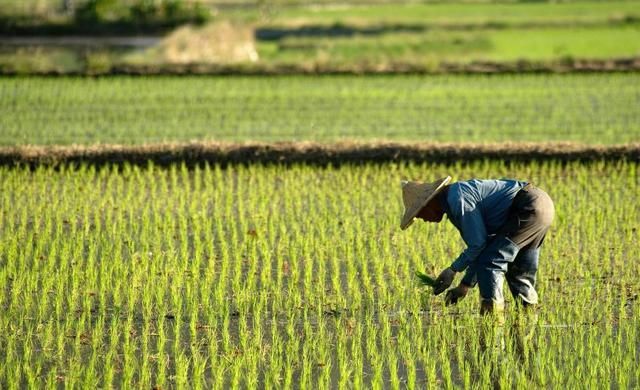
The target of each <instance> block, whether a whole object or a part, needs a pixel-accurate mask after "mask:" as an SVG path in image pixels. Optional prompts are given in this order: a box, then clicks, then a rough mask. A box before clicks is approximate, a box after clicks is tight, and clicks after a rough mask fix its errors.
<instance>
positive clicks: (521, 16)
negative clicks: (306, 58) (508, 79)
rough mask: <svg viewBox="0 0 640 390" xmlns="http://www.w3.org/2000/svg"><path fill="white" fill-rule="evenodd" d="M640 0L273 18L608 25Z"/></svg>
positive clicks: (346, 10) (279, 14)
mask: <svg viewBox="0 0 640 390" xmlns="http://www.w3.org/2000/svg"><path fill="white" fill-rule="evenodd" d="M639 4H640V2H638V1H567V2H557V3H550V2H519V3H516V2H513V3H508V2H493V3H492V2H475V3H474V2H447V1H445V2H433V3H413V4H406V3H405V4H402V3H396V4H378V5H373V4H366V5H360V6H358V5H355V4H354V6H352V7H349V6H344V5H343V6H335V5H334V6H333V7H332V6H326V7H322V6H319V7H290V8H286V7H285V8H277V7H275V8H274V9H273V14H272V15H270V22H272V23H274V24H278V23H281V24H287V23H288V21H292V23H301V22H302V21H304V22H305V23H317V24H327V23H335V22H338V23H343V24H349V23H363V22H365V21H366V22H369V23H371V22H376V23H378V22H382V23H417V24H428V25H436V26H437V25H440V26H451V25H460V24H464V25H473V24H484V23H487V22H491V23H493V24H497V25H510V26H516V25H521V24H532V23H543V24H545V23H559V24H573V23H607V22H610V21H612V20H616V19H620V18H622V17H625V16H631V17H638V16H640V9H639V8H638V5H639Z"/></svg>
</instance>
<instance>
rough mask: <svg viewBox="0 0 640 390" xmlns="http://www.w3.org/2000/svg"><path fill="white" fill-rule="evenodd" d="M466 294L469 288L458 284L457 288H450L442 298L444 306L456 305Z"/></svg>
mask: <svg viewBox="0 0 640 390" xmlns="http://www.w3.org/2000/svg"><path fill="white" fill-rule="evenodd" d="M468 292H469V286H467V285H464V284H462V283H460V284H459V285H458V287H455V288H452V289H451V290H449V291H447V293H446V294H445V296H444V303H445V305H447V306H449V305H455V304H456V303H458V301H460V300H462V299H463V298H464V297H466V296H467V293H468Z"/></svg>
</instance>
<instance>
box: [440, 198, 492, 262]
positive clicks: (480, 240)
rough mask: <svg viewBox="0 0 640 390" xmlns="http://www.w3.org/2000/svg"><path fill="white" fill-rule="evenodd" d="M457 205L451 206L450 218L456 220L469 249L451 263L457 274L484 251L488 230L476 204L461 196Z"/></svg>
mask: <svg viewBox="0 0 640 390" xmlns="http://www.w3.org/2000/svg"><path fill="white" fill-rule="evenodd" d="M455 203H456V204H453V205H451V204H450V205H449V206H450V215H449V217H450V218H451V219H453V220H455V222H456V223H455V225H456V227H457V228H458V230H459V231H460V235H461V236H462V239H463V240H464V242H465V244H467V248H466V249H465V250H464V251H463V252H462V253H461V254H460V256H458V258H456V259H455V260H454V261H453V263H451V269H453V270H454V271H456V272H462V271H464V270H465V269H466V268H467V267H468V266H469V264H471V263H472V262H473V261H474V260H475V259H476V257H478V255H480V252H482V250H483V249H484V247H485V245H486V242H487V228H486V227H485V223H484V219H483V218H482V213H481V210H480V208H479V207H477V204H476V202H474V201H473V200H472V199H465V198H464V196H461V197H459V198H458V199H457V200H456V202H455Z"/></svg>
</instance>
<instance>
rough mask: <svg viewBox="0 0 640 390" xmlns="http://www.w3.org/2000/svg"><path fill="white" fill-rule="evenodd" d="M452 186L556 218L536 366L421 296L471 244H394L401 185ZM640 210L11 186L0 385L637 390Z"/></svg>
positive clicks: (329, 181) (319, 177) (185, 179)
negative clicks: (419, 190)
mask: <svg viewBox="0 0 640 390" xmlns="http://www.w3.org/2000/svg"><path fill="white" fill-rule="evenodd" d="M445 174H452V175H453V176H454V180H460V179H465V178H471V177H501V176H509V177H517V178H521V179H524V180H531V181H533V182H535V183H537V184H539V185H540V186H541V187H542V188H544V189H546V190H547V191H548V192H549V194H550V195H551V197H552V198H553V199H554V201H555V203H556V210H557V217H556V220H555V223H554V226H553V228H552V230H551V231H550V233H549V235H548V237H547V240H546V242H545V246H544V250H543V253H542V257H541V270H540V274H539V284H538V286H539V291H540V294H541V299H542V305H541V307H540V312H539V322H538V325H537V326H536V327H534V328H533V329H535V333H534V334H533V338H532V341H531V343H530V344H528V345H529V347H528V348H529V349H526V350H524V351H523V350H519V349H518V348H516V347H515V346H516V345H517V343H516V341H517V340H519V339H518V338H517V337H515V338H514V337H511V336H507V335H508V334H509V333H507V334H502V335H501V334H496V335H493V337H495V344H494V342H489V344H490V345H491V347H490V348H489V351H490V353H489V354H485V355H482V353H481V351H480V349H479V348H480V342H479V337H480V336H479V335H480V334H481V333H482V332H481V331H480V327H481V326H482V325H483V322H482V321H481V319H480V318H478V317H477V314H476V313H477V307H478V306H477V305H478V296H477V293H476V292H475V291H474V292H473V293H472V294H471V295H470V296H469V297H468V298H467V299H466V300H465V301H463V302H462V303H461V304H460V305H459V306H457V307H455V308H445V307H444V306H443V303H442V300H441V299H440V298H434V297H432V296H431V295H429V294H426V295H422V294H421V290H420V289H418V288H417V287H416V286H415V285H413V284H412V283H413V279H414V277H413V271H414V270H416V269H422V270H426V271H427V272H429V273H432V274H433V273H435V272H436V270H439V269H440V268H441V267H444V266H446V265H447V264H449V261H451V260H452V259H453V258H454V256H455V255H457V253H458V251H460V250H461V249H462V248H463V243H462V241H461V240H460V239H459V236H458V234H457V232H456V231H455V229H454V228H453V226H452V225H450V224H449V223H448V222H445V223H443V224H442V225H427V224H420V223H417V224H416V225H415V226H412V227H411V229H410V230H408V231H406V232H401V231H400V230H399V228H398V223H399V218H400V215H401V211H402V210H401V203H400V190H399V180H400V179H402V178H415V179H434V178H436V177H439V176H442V175H445ZM638 190H639V183H638V165H637V164H624V163H613V164H591V165H580V164H567V165H565V164H558V163H553V162H547V163H541V164H531V165H505V164H504V163H501V162H482V163H474V164H469V165H463V164H456V165H452V166H444V165H437V164H435V165H406V166H405V165H382V166H359V167H355V166H352V167H343V168H340V169H314V168H309V167H300V166H297V167H293V168H290V169H286V168H280V167H277V166H272V167H256V166H253V167H237V166H236V167H230V168H229V169H226V170H222V169H219V168H217V167H210V168H201V169H196V170H193V171H188V170H186V169H184V168H181V167H179V166H173V167H172V168H170V169H157V168H153V167H151V168H148V169H137V168H125V169H124V170H121V171H117V170H115V169H110V168H108V167H107V168H105V169H103V170H98V171H96V170H94V169H89V168H86V167H81V168H80V169H79V170H75V169H69V168H61V169H58V170H51V169H37V170H35V171H28V170H24V169H6V168H0V210H1V212H0V233H1V234H2V236H3V237H4V238H3V240H1V241H0V286H3V287H2V289H0V309H2V312H3V315H2V316H0V350H2V351H3V357H2V359H3V361H2V364H1V365H0V385H2V387H3V388H9V389H11V388H18V387H25V386H31V387H42V386H44V385H45V384H46V385H47V386H48V387H51V386H54V385H56V384H63V383H64V384H65V385H68V386H72V387H73V386H77V387H83V388H89V387H91V388H94V387H109V386H114V387H136V388H138V387H142V388H151V387H152V386H159V387H162V388H167V387H173V386H188V387H193V388H198V387H200V386H202V387H204V388H212V387H213V388H225V387H237V386H242V387H262V386H266V387H290V386H291V385H292V384H299V385H300V386H307V387H309V388H335V387H337V386H354V387H358V386H361V387H376V386H384V387H392V388H395V387H405V386H406V387H408V388H424V387H426V386H429V387H438V388H440V387H442V388H451V387H453V386H456V387H465V388H487V387H489V386H491V385H492V384H494V383H495V382H500V383H501V385H502V386H504V387H505V388H511V387H516V386H517V387H527V388H530V387H532V386H533V387H544V388H557V387H568V388H583V387H600V386H604V387H617V388H634V387H637V386H638V377H639V375H640V372H639V371H638V365H637V364H636V354H637V351H638V348H639V347H640V345H639V344H638V329H640V316H639V311H638V308H639V306H638V302H639V301H638V299H637V297H638V292H639V288H640V285H639V283H638V280H637V275H638V272H640V269H639V268H638V267H639V264H640V261H639V260H640V259H638V254H637V230H638V228H639V226H638V223H639V222H638V221H640V206H639V205H638V202H637V201H636V198H637V194H638ZM508 305H511V302H510V300H509V302H508ZM509 307H511V306H509ZM497 329H504V330H505V332H506V331H507V330H509V329H520V328H518V326H517V325H516V323H515V322H513V319H511V317H508V320H507V325H506V326H505V328H497ZM502 344H504V346H503V347H501V346H500V345H502ZM491 351H492V352H491ZM483 356H484V357H483ZM523 365H524V366H523ZM492 370H493V371H492ZM492 372H493V374H492ZM568 373H570V374H568Z"/></svg>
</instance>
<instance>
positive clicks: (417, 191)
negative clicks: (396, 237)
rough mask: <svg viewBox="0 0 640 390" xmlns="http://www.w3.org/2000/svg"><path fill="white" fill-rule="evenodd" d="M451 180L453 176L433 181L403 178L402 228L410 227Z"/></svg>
mask: <svg viewBox="0 0 640 390" xmlns="http://www.w3.org/2000/svg"><path fill="white" fill-rule="evenodd" d="M450 181H451V176H447V177H445V178H442V179H440V180H436V181H434V182H433V183H423V182H419V181H406V180H403V181H402V202H404V215H403V216H402V220H401V221H400V229H402V230H404V229H406V228H408V227H409V226H410V225H411V224H412V223H413V219H414V218H415V217H416V215H417V214H418V213H419V212H420V210H421V209H422V208H423V207H424V206H425V205H426V204H427V203H429V201H430V200H431V199H433V198H434V197H435V196H436V195H437V194H438V193H439V192H440V191H441V190H442V189H443V188H444V186H446V185H447V183H449V182H450Z"/></svg>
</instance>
